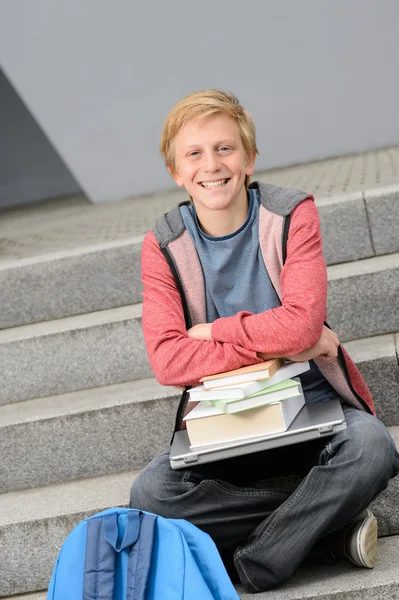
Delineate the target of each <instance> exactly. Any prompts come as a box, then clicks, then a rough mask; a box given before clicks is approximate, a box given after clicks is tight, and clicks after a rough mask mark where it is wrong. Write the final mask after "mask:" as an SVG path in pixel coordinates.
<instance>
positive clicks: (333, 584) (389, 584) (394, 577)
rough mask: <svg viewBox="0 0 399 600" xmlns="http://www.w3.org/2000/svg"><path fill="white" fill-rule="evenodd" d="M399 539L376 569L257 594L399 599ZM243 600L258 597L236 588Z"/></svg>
mask: <svg viewBox="0 0 399 600" xmlns="http://www.w3.org/2000/svg"><path fill="white" fill-rule="evenodd" d="M398 565H399V536H394V537H391V538H385V539H380V541H379V543H378V551H377V562H376V566H375V568H374V569H372V570H367V569H357V568H356V567H354V566H352V565H351V564H349V563H348V562H344V561H342V562H341V563H339V564H337V565H331V566H327V565H325V566H319V565H317V566H312V567H306V568H305V567H301V568H299V569H298V571H297V573H296V574H295V575H294V576H293V578H292V579H291V580H290V581H289V582H288V583H286V584H285V585H284V586H282V587H281V588H278V589H275V590H269V591H268V592H263V593H260V594H256V599H257V600H258V599H259V600H391V599H395V598H398V597H399V566H398ZM236 589H237V592H238V594H239V596H240V598H241V600H253V598H254V595H253V594H248V593H246V592H244V590H243V588H242V586H241V585H238V586H236ZM45 598H46V593H45V592H39V593H36V594H29V595H24V596H13V597H12V598H6V599H5V600H45Z"/></svg>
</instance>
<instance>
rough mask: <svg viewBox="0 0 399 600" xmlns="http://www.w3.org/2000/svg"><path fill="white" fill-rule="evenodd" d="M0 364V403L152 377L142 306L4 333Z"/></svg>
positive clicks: (69, 318) (40, 324)
mask: <svg viewBox="0 0 399 600" xmlns="http://www.w3.org/2000/svg"><path fill="white" fill-rule="evenodd" d="M0 364H1V365H2V370H1V373H0V405H1V404H5V403H7V402H10V401H11V402H16V401H19V400H26V399H28V398H37V397H41V396H49V395H52V394H62V393H65V392H71V391H74V390H79V389H85V388H94V387H97V386H103V385H112V384H114V383H120V382H123V381H130V380H133V379H140V378H143V377H144V378H145V377H151V375H152V372H151V369H150V366H149V364H148V360H147V355H146V351H145V347H144V341H143V336H142V331H141V305H133V306H125V307H122V308H117V309H110V310H105V311H98V312H94V313H91V314H87V315H79V316H76V317H67V318H65V319H58V320H56V321H47V322H44V323H37V324H35V325H27V326H22V327H14V328H12V329H5V330H3V331H0ZM21 374H23V375H24V376H23V377H21Z"/></svg>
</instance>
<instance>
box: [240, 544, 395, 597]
mask: <svg viewBox="0 0 399 600" xmlns="http://www.w3.org/2000/svg"><path fill="white" fill-rule="evenodd" d="M237 591H238V594H239V595H240V598H241V599H242V600H253V598H254V595H253V594H248V593H245V592H244V591H243V588H242V587H241V586H237ZM398 597H399V536H393V537H391V538H385V539H382V540H379V542H378V550H377V561H376V566H375V568H374V569H358V568H357V567H354V566H352V565H351V564H350V563H348V562H346V561H342V562H340V563H339V564H336V565H323V566H322V565H317V566H312V567H306V568H305V567H302V568H299V569H298V571H297V572H296V573H295V575H294V576H293V577H292V579H291V580H290V581H288V583H286V584H285V585H284V586H282V587H281V588H277V589H274V590H269V591H267V592H263V593H262V592H261V593H259V594H256V600H370V599H371V598H372V599H373V600H387V598H398Z"/></svg>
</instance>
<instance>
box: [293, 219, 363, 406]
mask: <svg viewBox="0 0 399 600" xmlns="http://www.w3.org/2000/svg"><path fill="white" fill-rule="evenodd" d="M290 222H291V215H287V216H286V217H285V219H284V225H283V235H282V244H283V247H282V258H283V265H284V263H285V261H286V258H287V240H288V232H289V229H290ZM324 325H325V326H326V327H328V328H329V329H331V327H330V326H329V324H328V323H327V322H326V321H324ZM337 360H338V364H339V366H340V368H341V371H342V373H343V375H344V378H345V381H346V383H347V385H348V387H349V389H350V391H351V392H352V394H353V395H354V396H355V398H356V399H357V400H358V401H359V402H360V404H361V405H362V406H363V408H364V409H365V411H366V412H368V413H370V414H371V409H370V407H369V405H368V404H367V402H366V401H365V400H363V398H362V397H361V396H359V394H358V393H357V391H356V390H355V388H354V387H353V385H352V381H351V378H350V377H349V372H348V366H347V364H346V361H345V357H344V353H343V351H342V348H341V346H338V357H337Z"/></svg>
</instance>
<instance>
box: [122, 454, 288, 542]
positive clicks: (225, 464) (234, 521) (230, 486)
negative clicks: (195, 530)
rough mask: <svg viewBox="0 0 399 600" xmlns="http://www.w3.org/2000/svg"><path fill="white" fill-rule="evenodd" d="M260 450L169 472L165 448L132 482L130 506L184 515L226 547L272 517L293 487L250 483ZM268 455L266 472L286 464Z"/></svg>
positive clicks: (176, 515) (254, 476)
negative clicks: (266, 486) (257, 486)
mask: <svg viewBox="0 0 399 600" xmlns="http://www.w3.org/2000/svg"><path fill="white" fill-rule="evenodd" d="M263 454H266V453H259V454H257V455H248V456H245V457H239V458H236V459H230V460H225V461H219V462H217V463H211V464H209V465H203V466H198V467H196V468H191V469H189V470H176V471H174V470H172V469H171V467H170V464H169V449H168V450H165V452H163V453H162V454H161V455H160V456H158V457H157V458H155V459H154V460H153V461H152V462H151V463H150V464H149V465H148V466H147V467H146V468H145V469H144V470H143V471H142V472H141V473H140V475H139V476H138V477H137V479H136V480H135V482H134V483H133V485H132V488H131V494H130V505H131V506H132V507H134V508H138V509H141V510H147V511H149V512H153V513H155V514H158V515H161V516H163V517H167V518H178V519H187V520H188V521H190V522H191V523H194V525H197V527H199V528H200V529H202V530H203V531H206V532H207V533H209V535H210V536H211V537H212V539H213V540H214V541H215V543H216V545H217V546H218V548H219V550H221V551H222V550H223V549H225V548H230V549H231V548H232V547H235V546H236V545H237V544H238V543H240V542H243V541H244V540H245V539H246V538H247V537H248V535H249V534H250V533H251V531H253V529H254V528H255V527H256V526H257V525H259V523H261V522H262V521H263V520H264V519H265V518H266V517H267V516H269V515H271V514H272V513H273V511H275V510H276V508H278V506H280V504H282V503H283V502H284V501H285V500H286V499H287V498H288V496H289V494H290V491H291V490H292V488H291V489H290V490H287V489H284V487H282V486H281V485H279V486H278V487H277V489H257V488H255V487H253V486H252V485H251V483H252V481H253V480H254V479H255V478H256V475H254V473H256V472H257V471H258V465H259V460H261V456H260V455H263ZM283 454H284V452H283V453H280V456H282V455H283ZM273 456H274V457H275V458H274V459H273ZM267 458H268V460H269V461H270V465H269V468H268V469H266V470H267V471H268V474H269V475H270V474H274V473H273V471H275V472H276V469H277V472H279V471H280V469H279V466H278V465H280V464H285V465H287V463H288V461H287V460H283V459H281V460H279V459H277V458H276V453H274V452H273V451H269V452H268V453H267ZM263 462H265V459H264V460H263ZM264 466H265V465H263V467H264Z"/></svg>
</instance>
